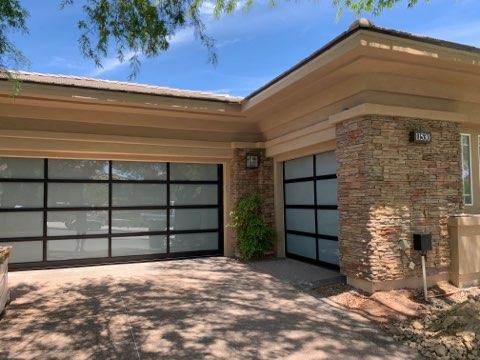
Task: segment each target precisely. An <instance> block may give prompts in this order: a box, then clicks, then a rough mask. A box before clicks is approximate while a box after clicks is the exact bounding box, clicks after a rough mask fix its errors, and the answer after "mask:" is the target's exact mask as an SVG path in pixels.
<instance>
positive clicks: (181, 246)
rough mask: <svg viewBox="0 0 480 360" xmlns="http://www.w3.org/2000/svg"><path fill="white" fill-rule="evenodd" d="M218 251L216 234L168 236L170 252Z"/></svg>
mask: <svg viewBox="0 0 480 360" xmlns="http://www.w3.org/2000/svg"><path fill="white" fill-rule="evenodd" d="M201 250H218V233H198V234H176V235H171V236H170V251H171V252H183V251H201Z"/></svg>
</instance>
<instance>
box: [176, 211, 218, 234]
mask: <svg viewBox="0 0 480 360" xmlns="http://www.w3.org/2000/svg"><path fill="white" fill-rule="evenodd" d="M217 227H218V210H217V209H173V210H171V211H170V228H171V230H203V229H216V228H217Z"/></svg>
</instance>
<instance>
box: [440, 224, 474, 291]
mask: <svg viewBox="0 0 480 360" xmlns="http://www.w3.org/2000/svg"><path fill="white" fill-rule="evenodd" d="M448 227H449V233H450V243H451V245H450V246H451V251H452V253H451V254H452V255H451V257H452V265H451V272H450V281H451V282H452V283H453V284H455V285H456V286H459V287H467V286H478V285H480V215H459V216H455V217H452V218H450V220H449V223H448Z"/></svg>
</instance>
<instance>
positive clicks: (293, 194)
mask: <svg viewBox="0 0 480 360" xmlns="http://www.w3.org/2000/svg"><path fill="white" fill-rule="evenodd" d="M314 202H315V197H314V192H313V181H304V182H296V183H289V184H285V204H286V205H313V204H314Z"/></svg>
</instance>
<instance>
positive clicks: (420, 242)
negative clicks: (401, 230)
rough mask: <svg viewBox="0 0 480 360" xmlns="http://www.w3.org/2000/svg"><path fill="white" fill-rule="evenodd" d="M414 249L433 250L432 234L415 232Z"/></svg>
mask: <svg viewBox="0 0 480 360" xmlns="http://www.w3.org/2000/svg"><path fill="white" fill-rule="evenodd" d="M413 249H414V250H418V251H422V252H425V251H430V250H432V234H413Z"/></svg>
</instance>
